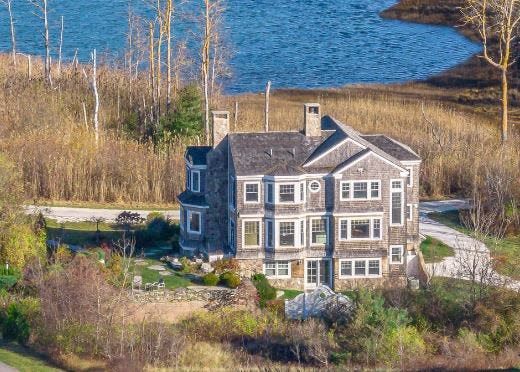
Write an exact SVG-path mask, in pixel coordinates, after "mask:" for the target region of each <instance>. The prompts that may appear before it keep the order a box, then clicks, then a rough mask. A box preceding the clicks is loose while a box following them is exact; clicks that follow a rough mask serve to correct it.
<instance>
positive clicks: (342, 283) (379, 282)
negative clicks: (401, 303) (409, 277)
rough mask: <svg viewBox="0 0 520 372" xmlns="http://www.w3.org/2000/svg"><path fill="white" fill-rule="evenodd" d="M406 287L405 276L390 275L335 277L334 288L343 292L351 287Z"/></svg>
mask: <svg viewBox="0 0 520 372" xmlns="http://www.w3.org/2000/svg"><path fill="white" fill-rule="evenodd" d="M404 287H406V277H404V276H397V277H394V276H390V277H382V278H359V279H335V280H334V288H333V289H334V290H335V291H336V292H343V291H348V290H352V289H360V288H367V289H380V288H404Z"/></svg>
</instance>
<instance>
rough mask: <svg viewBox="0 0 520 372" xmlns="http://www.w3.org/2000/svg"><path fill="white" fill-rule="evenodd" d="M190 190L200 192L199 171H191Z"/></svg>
mask: <svg viewBox="0 0 520 372" xmlns="http://www.w3.org/2000/svg"><path fill="white" fill-rule="evenodd" d="M191 191H195V192H200V171H198V170H192V171H191Z"/></svg>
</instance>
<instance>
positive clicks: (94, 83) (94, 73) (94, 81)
mask: <svg viewBox="0 0 520 372" xmlns="http://www.w3.org/2000/svg"><path fill="white" fill-rule="evenodd" d="M92 91H93V92H94V98H95V105H94V133H95V137H96V145H97V144H98V143H99V122H98V114H99V94H98V90H97V63H96V49H94V51H93V52H92Z"/></svg>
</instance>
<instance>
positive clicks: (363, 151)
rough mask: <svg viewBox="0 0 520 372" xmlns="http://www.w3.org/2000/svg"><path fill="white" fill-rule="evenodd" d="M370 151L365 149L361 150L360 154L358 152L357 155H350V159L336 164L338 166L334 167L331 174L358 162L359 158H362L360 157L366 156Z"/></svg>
mask: <svg viewBox="0 0 520 372" xmlns="http://www.w3.org/2000/svg"><path fill="white" fill-rule="evenodd" d="M370 151H371V150H370V149H369V148H366V149H363V150H361V151H360V152H358V153H356V154H354V155H352V156H351V157H350V158H348V159H347V160H345V161H344V162H342V163H340V164H338V165H337V166H336V168H334V171H333V172H336V171H337V170H339V169H341V168H343V167H344V166H346V165H349V164H351V163H353V162H355V161H356V160H358V159H359V158H360V157H362V156H364V155H366V154H368V153H369V152H370Z"/></svg>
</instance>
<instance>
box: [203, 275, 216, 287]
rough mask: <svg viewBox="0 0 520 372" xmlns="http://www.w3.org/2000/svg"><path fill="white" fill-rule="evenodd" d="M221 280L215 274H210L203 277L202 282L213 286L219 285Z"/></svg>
mask: <svg viewBox="0 0 520 372" xmlns="http://www.w3.org/2000/svg"><path fill="white" fill-rule="evenodd" d="M219 280H220V278H219V277H218V275H217V274H215V273H208V274H206V275H204V276H203V277H202V282H203V283H204V284H205V285H211V286H213V285H217V284H218V282H219Z"/></svg>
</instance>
